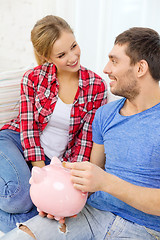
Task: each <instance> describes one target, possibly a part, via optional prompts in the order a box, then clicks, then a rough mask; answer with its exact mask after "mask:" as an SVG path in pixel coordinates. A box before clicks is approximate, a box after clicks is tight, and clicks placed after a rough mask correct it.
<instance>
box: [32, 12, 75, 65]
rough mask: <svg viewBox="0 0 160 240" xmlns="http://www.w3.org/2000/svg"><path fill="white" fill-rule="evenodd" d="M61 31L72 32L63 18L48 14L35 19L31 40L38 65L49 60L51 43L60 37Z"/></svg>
mask: <svg viewBox="0 0 160 240" xmlns="http://www.w3.org/2000/svg"><path fill="white" fill-rule="evenodd" d="M62 31H67V32H71V33H73V31H72V29H71V27H70V26H69V24H68V23H67V22H66V21H65V20H64V19H63V18H60V17H57V16H53V15H48V16H46V17H44V18H42V19H40V20H39V21H37V23H36V24H35V26H34V27H33V29H32V31H31V41H32V44H33V48H34V54H35V58H36V61H37V63H38V65H41V64H43V63H45V62H47V60H49V58H50V55H51V51H52V47H53V44H54V43H55V41H56V40H57V39H59V38H60V36H61V32H62Z"/></svg>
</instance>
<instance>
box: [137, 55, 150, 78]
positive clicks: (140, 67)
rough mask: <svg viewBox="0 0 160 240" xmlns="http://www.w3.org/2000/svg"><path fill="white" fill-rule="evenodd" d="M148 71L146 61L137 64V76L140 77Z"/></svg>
mask: <svg viewBox="0 0 160 240" xmlns="http://www.w3.org/2000/svg"><path fill="white" fill-rule="evenodd" d="M147 71H148V63H147V61H146V60H143V59H142V60H141V61H139V62H138V63H137V76H138V77H142V76H144V75H145V74H146V72H147Z"/></svg>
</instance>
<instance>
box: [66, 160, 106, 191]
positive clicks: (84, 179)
mask: <svg viewBox="0 0 160 240" xmlns="http://www.w3.org/2000/svg"><path fill="white" fill-rule="evenodd" d="M62 165H63V167H66V168H69V169H71V181H72V182H73V185H74V187H75V188H76V189H78V190H80V191H82V192H96V191H101V190H102V189H103V188H102V187H103V182H104V178H105V171H104V170H103V169H102V168H100V167H98V166H97V165H95V164H93V163H91V162H75V163H69V162H63V163H62Z"/></svg>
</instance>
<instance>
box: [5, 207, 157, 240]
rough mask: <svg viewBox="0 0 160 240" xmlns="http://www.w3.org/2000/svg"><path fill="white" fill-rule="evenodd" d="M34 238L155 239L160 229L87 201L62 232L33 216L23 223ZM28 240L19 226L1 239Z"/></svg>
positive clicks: (56, 226) (44, 219)
mask: <svg viewBox="0 0 160 240" xmlns="http://www.w3.org/2000/svg"><path fill="white" fill-rule="evenodd" d="M24 225H26V226H27V227H28V228H29V229H30V230H31V231H32V233H33V234H34V235H35V237H36V239H37V240H109V239H110V240H112V239H113V240H118V239H120V240H122V239H124V240H126V239H132V240H144V239H145V240H155V239H160V233H159V232H156V231H152V230H151V229H150V232H149V231H148V229H146V228H145V227H143V226H140V225H137V224H135V223H132V222H129V221H127V220H125V219H123V218H121V217H119V216H116V215H114V214H112V213H110V212H105V211H100V210H98V209H95V208H93V207H91V206H89V205H86V206H85V207H84V208H83V210H82V211H81V212H80V213H79V214H78V216H77V217H76V218H67V219H66V226H67V229H66V232H65V233H64V232H61V231H60V229H59V227H60V225H59V223H58V222H57V221H55V220H50V219H47V218H42V217H40V216H35V217H33V218H32V219H30V220H28V221H27V222H25V223H24ZM22 239H23V240H31V239H33V238H32V237H31V236H29V235H28V234H27V233H25V232H23V231H22V230H20V229H19V228H16V229H14V230H13V231H11V232H9V233H8V234H6V235H5V236H4V237H2V240H22Z"/></svg>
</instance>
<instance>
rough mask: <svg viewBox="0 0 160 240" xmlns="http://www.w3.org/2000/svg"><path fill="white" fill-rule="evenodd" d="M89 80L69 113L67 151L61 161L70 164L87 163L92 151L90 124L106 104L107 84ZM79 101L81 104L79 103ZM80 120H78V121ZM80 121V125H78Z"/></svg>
mask: <svg viewBox="0 0 160 240" xmlns="http://www.w3.org/2000/svg"><path fill="white" fill-rule="evenodd" d="M91 82H92V81H91V80H90V85H89V88H88V89H87V91H83V92H84V95H83V97H82V98H81V97H80V96H79V104H77V106H76V104H75V106H74V108H73V109H72V112H71V131H70V139H69V143H68V149H67V150H66V152H65V155H64V158H63V160H65V161H70V162H77V161H78V162H81V161H89V158H90V153H91V149H92V144H93V143H92V122H93V119H94V116H95V112H96V110H97V109H98V108H99V107H100V106H102V105H104V104H106V103H107V84H106V82H105V81H104V80H103V79H101V78H100V77H99V78H98V79H96V80H95V81H94V83H93V82H92V83H91ZM81 99H82V102H83V104H80V103H81ZM72 115H73V118H72ZM79 119H80V120H79ZM79 121H80V123H79Z"/></svg>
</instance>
